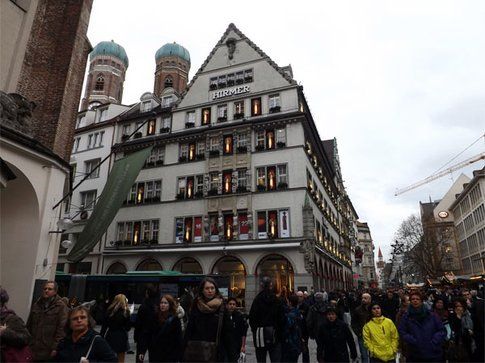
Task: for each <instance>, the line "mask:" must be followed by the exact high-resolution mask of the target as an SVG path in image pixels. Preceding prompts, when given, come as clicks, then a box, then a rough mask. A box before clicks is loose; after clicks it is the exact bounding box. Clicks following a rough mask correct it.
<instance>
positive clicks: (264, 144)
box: [256, 128, 286, 151]
mask: <svg viewBox="0 0 485 363" xmlns="http://www.w3.org/2000/svg"><path fill="white" fill-rule="evenodd" d="M285 146H286V129H285V128H282V129H276V130H273V129H268V130H257V131H256V150H257V151H262V150H272V149H275V148H276V147H279V148H281V147H285Z"/></svg>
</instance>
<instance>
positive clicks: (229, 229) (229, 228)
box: [224, 213, 234, 241]
mask: <svg viewBox="0 0 485 363" xmlns="http://www.w3.org/2000/svg"><path fill="white" fill-rule="evenodd" d="M233 238H234V217H233V215H232V213H225V214H224V239H225V240H226V241H231V240H232V239H233Z"/></svg>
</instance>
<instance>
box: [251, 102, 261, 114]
mask: <svg viewBox="0 0 485 363" xmlns="http://www.w3.org/2000/svg"><path fill="white" fill-rule="evenodd" d="M259 115H261V98H253V99H252V100H251V116H259Z"/></svg>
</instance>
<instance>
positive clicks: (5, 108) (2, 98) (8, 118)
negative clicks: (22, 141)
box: [0, 91, 35, 136]
mask: <svg viewBox="0 0 485 363" xmlns="http://www.w3.org/2000/svg"><path fill="white" fill-rule="evenodd" d="M34 108H35V103H34V102H32V101H29V100H28V99H27V98H25V97H24V96H22V95H19V94H17V93H9V94H7V93H5V92H2V91H0V123H1V124H2V126H7V127H9V128H11V129H14V130H17V131H20V132H22V133H24V134H27V135H29V136H32V112H33V110H34Z"/></svg>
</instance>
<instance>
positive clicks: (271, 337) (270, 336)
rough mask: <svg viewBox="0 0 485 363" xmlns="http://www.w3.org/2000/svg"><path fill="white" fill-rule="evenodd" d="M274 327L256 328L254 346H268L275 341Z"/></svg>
mask: <svg viewBox="0 0 485 363" xmlns="http://www.w3.org/2000/svg"><path fill="white" fill-rule="evenodd" d="M275 335H276V334H275V328H274V327H272V326H261V327H258V328H256V339H255V345H256V348H264V347H270V346H272V345H273V344H274V343H275Z"/></svg>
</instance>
